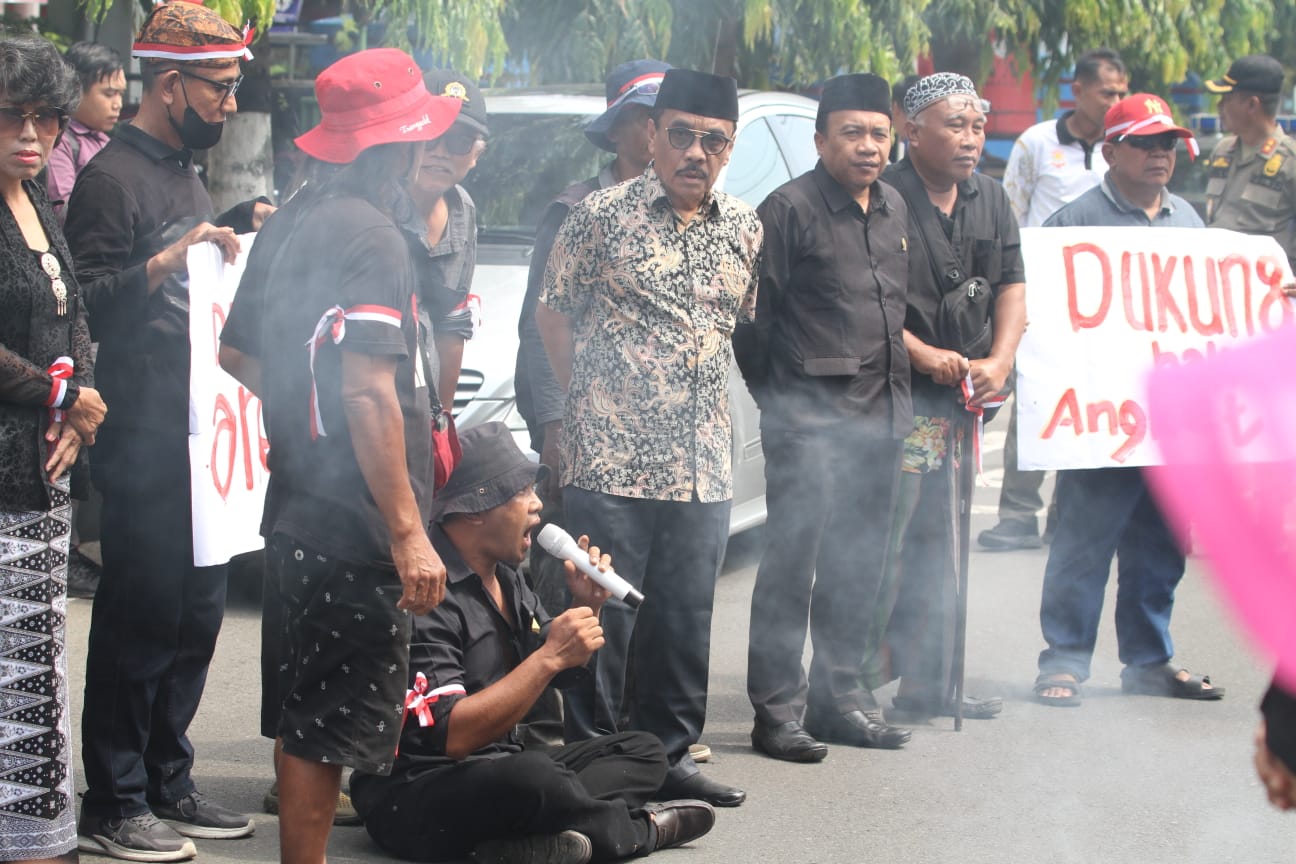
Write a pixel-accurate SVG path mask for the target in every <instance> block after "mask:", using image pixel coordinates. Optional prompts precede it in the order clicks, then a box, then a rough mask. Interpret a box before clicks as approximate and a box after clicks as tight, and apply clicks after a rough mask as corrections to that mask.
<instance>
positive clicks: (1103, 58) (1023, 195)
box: [977, 48, 1129, 551]
mask: <svg viewBox="0 0 1296 864" xmlns="http://www.w3.org/2000/svg"><path fill="white" fill-rule="evenodd" d="M1071 92H1072V94H1073V98H1074V99H1075V106H1076V107H1075V108H1074V109H1072V110H1070V111H1067V112H1066V113H1064V114H1063V115H1062V116H1061V117H1058V118H1057V119H1056V120H1045V121H1044V122H1043V123H1036V124H1035V125H1034V126H1032V127H1030V128H1029V129H1027V130H1026V131H1025V132H1023V133H1022V134H1021V137H1019V138H1018V139H1017V142H1016V143H1015V144H1014V145H1013V149H1012V155H1010V156H1009V157H1008V167H1007V168H1005V169H1004V177H1003V184H1004V191H1005V192H1007V193H1008V200H1009V201H1010V202H1011V203H1012V207H1013V213H1015V214H1016V216H1017V224H1018V225H1019V226H1021V227H1022V228H1037V227H1039V226H1040V225H1042V224H1044V220H1045V219H1047V218H1048V217H1049V216H1051V215H1053V213H1054V211H1056V210H1057V209H1058V208H1059V207H1061V206H1062V205H1063V204H1067V203H1069V202H1071V201H1074V200H1075V199H1076V198H1077V197H1079V196H1080V195H1081V194H1083V193H1084V192H1087V191H1088V190H1090V189H1092V188H1093V187H1094V186H1096V185H1097V184H1098V181H1100V180H1101V179H1102V176H1103V173H1104V172H1106V170H1107V163H1106V162H1104V161H1103V156H1102V146H1101V144H1102V140H1103V117H1104V116H1106V114H1107V109H1109V108H1111V106H1113V105H1115V104H1116V103H1117V102H1118V101H1119V100H1121V99H1124V98H1125V96H1126V95H1127V94H1128V93H1129V79H1128V77H1127V76H1126V73H1125V64H1124V63H1123V62H1121V59H1120V55H1118V54H1117V53H1116V52H1115V51H1112V50H1110V49H1108V48H1099V49H1097V50H1095V51H1087V52H1085V53H1084V54H1081V55H1080V57H1079V59H1077V60H1076V64H1075V81H1074V82H1073V83H1072V85H1071ZM1043 484H1044V472H1043V471H1021V470H1019V469H1018V468H1017V403H1016V401H1015V400H1014V402H1013V406H1012V413H1011V414H1010V416H1009V418H1008V437H1007V439H1006V441H1005V442H1004V478H1003V486H1002V487H1001V488H1000V490H999V523H998V524H997V525H995V526H994V527H993V528H987V529H986V530H985V531H982V532H981V533H980V534H979V535H977V542H978V543H979V544H981V545H982V546H983V547H985V548H986V549H996V550H1003V551H1007V550H1012V549H1038V548H1040V546H1042V545H1043V543H1044V541H1043V539H1041V538H1040V531H1039V516H1038V514H1039V511H1040V509H1041V508H1043V506H1044V500H1043V499H1042V498H1041V497H1040V486H1042V485H1043ZM1056 515H1057V514H1056V512H1055V508H1054V507H1053V506H1052V504H1050V505H1049V514H1048V520H1047V523H1046V528H1045V532H1044V533H1045V536H1046V537H1047V536H1048V535H1049V530H1048V527H1047V526H1051V525H1053V523H1054V521H1055V519H1056Z"/></svg>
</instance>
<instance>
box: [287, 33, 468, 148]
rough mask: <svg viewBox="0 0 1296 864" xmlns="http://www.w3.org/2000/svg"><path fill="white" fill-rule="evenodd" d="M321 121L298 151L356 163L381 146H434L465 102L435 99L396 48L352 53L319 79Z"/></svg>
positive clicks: (302, 139)
mask: <svg viewBox="0 0 1296 864" xmlns="http://www.w3.org/2000/svg"><path fill="white" fill-rule="evenodd" d="M315 99H316V101H318V102H319V107H320V122H319V125H318V126H316V127H315V128H314V129H312V130H310V131H309V132H307V133H306V134H304V135H301V136H299V137H298V138H297V146H298V147H300V148H301V149H302V150H304V151H305V152H306V153H307V154H308V155H310V156H314V157H315V158H316V159H319V160H321V161H324V162H332V163H334V164H338V165H340V164H345V163H347V162H352V161H354V160H355V158H356V157H357V156H359V155H360V153H361V151H363V150H365V149H367V148H369V147H374V146H376V145H378V144H396V143H401V142H406V141H431V140H432V139H434V138H438V137H440V136H441V135H442V134H443V133H444V132H445V131H446V130H447V129H449V128H450V126H451V124H453V123H454V121H455V117H457V116H458V114H459V108H460V106H462V105H463V101H462V100H460V99H455V98H452V97H448V96H433V95H432V94H430V93H429V92H428V90H427V87H426V86H425V85H424V83H423V73H422V72H421V71H420V70H419V68H418V66H417V65H415V63H414V59H413V58H412V57H410V56H409V55H408V54H406V53H405V52H404V51H399V50H397V49H395V48H371V49H369V50H367V51H360V52H358V53H356V54H350V55H348V56H346V57H343V58H342V59H341V60H339V61H337V62H336V63H334V64H333V65H332V66H330V67H328V68H327V69H325V70H324V71H323V72H321V73H320V74H319V77H318V78H316V79H315Z"/></svg>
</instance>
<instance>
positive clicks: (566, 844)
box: [473, 831, 594, 864]
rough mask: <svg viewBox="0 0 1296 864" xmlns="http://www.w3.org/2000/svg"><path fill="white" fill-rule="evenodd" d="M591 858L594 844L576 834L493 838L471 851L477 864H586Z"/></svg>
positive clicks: (566, 832)
mask: <svg viewBox="0 0 1296 864" xmlns="http://www.w3.org/2000/svg"><path fill="white" fill-rule="evenodd" d="M593 856H594V846H593V844H592V843H590V839H589V838H588V837H586V836H585V835H584V834H582V833H580V832H579V831H564V832H562V833H561V834H528V835H526V836H522V837H493V838H491V839H490V840H483V841H482V842H480V843H478V844H477V847H476V848H475V849H473V860H474V861H476V862H477V864H588V862H589V860H590V858H592V857H593Z"/></svg>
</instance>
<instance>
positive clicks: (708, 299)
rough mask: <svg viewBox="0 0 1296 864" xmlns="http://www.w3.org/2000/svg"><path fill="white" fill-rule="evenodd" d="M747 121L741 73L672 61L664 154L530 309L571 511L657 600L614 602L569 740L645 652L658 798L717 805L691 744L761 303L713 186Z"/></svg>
mask: <svg viewBox="0 0 1296 864" xmlns="http://www.w3.org/2000/svg"><path fill="white" fill-rule="evenodd" d="M737 120H738V93H737V87H736V85H735V83H734V81H733V80H732V79H729V78H721V77H717V76H714V75H708V74H705V73H700V72H693V71H690V70H686V69H672V70H670V71H669V72H667V73H666V75H665V77H664V78H663V80H662V85H661V91H660V92H659V94H658V96H657V102H656V104H655V106H654V107H653V135H654V148H653V152H654V153H655V154H656V160H655V162H654V163H653V164H652V165H651V166H650V167H649V169H648V170H647V171H646V172H645V173H644V174H643V175H642V176H641V177H638V178H636V179H634V180H631V181H629V182H627V183H623V184H621V185H619V186H615V187H612V188H610V189H603V190H600V191H598V192H595V193H593V194H591V195H590V196H589V197H587V198H585V199H584V200H583V201H581V202H580V203H578V204H577V205H576V206H575V207H573V208H572V211H571V214H570V215H569V216H568V217H567V219H566V221H565V222H564V223H563V226H562V228H561V230H560V231H559V234H558V238H557V240H556V241H555V243H554V247H553V251H552V253H551V254H550V257H549V265H548V270H547V272H546V274H545V285H544V289H543V294H542V296H541V305H540V307H538V309H537V312H536V320H537V323H538V324H539V326H540V332H541V335H542V336H543V338H544V342H545V348H546V350H547V352H548V354H549V357H550V361H551V363H552V365H553V369H554V374H555V376H556V378H557V380H558V383H559V384H560V385H561V386H562V387H563V388H564V389H566V390H567V393H568V397H567V411H566V417H565V418H564V423H563V446H562V462H563V467H562V487H563V493H562V494H563V504H564V514H565V518H566V521H567V527H568V529H569V530H571V531H575V532H576V533H577V534H588V535H589V536H590V537H592V538H595V541H596V542H597V543H599V544H600V545H601V546H603V547H604V548H606V549H608V550H610V551H611V552H612V554H613V556H614V558H615V559H616V561H617V569H618V571H619V572H620V574H621V575H622V576H623V577H624V578H625V579H626V580H628V581H629V582H630V583H632V584H633V585H634V586H635V587H636V588H639V589H640V590H642V591H643V592H644V593H645V594H646V595H647V596H648V597H649V598H650V599H649V600H648V601H647V602H645V603H644V605H643V608H642V609H641V610H640V611H639V614H638V616H637V620H636V612H635V610H633V609H630V608H629V607H627V606H624V605H623V604H619V603H617V604H609V605H608V607H606V608H605V609H604V610H603V616H604V617H603V627H604V630H605V635H606V638H607V644H606V646H605V647H604V648H603V650H602V651H601V652H599V654H598V656H597V657H596V658H595V660H594V661H593V666H594V672H595V674H594V676H593V679H592V680H591V682H590V683H589V684H588V685H587V686H584V687H582V688H578V689H576V690H574V691H570V692H569V694H568V697H567V700H566V705H565V708H566V711H565V713H566V722H567V734H568V738H569V739H572V740H576V739H582V738H589V737H592V736H593V735H597V734H602V733H611V732H616V731H619V730H618V729H617V726H618V718H619V717H620V714H621V695H622V692H623V684H624V680H625V671H626V664H627V662H631V663H634V664H635V672H636V685H635V692H634V695H633V696H632V697H631V704H630V705H629V716H630V723H631V725H632V726H633V727H634V728H635V729H642V730H645V731H648V732H652V733H653V734H655V735H656V736H657V737H658V738H660V739H661V740H662V743H663V744H664V745H665V747H666V753H667V757H668V759H669V761H670V769H669V771H668V773H667V777H666V782H665V784H664V785H663V786H662V790H661V794H662V797H663V798H700V799H703V800H705V801H708V802H710V803H711V804H713V805H718V806H722V807H726V806H727V807H735V806H737V805H739V804H741V803H742V802H743V799H744V798H745V797H746V796H745V794H744V793H743V792H742V790H740V789H734V788H732V787H729V786H725V785H723V784H721V783H718V782H716V781H714V780H711V779H708V778H706V777H704V776H703V775H702V774H701V773H700V772H699V770H698V767H697V765H696V764H695V763H694V761H693V760H692V759H691V758H690V757H689V755H688V747H689V745H690V744H693V743H694V742H696V741H697V740H698V736H699V735H700V734H701V731H702V724H703V721H704V720H705V717H706V693H707V671H708V670H707V664H708V658H709V654H710V638H711V607H712V601H713V599H714V593H715V580H716V577H717V576H718V575H719V571H720V564H721V561H722V559H723V557H724V548H725V541H726V540H727V538H728V534H729V506H730V502H731V499H732V497H733V482H732V477H731V453H730V448H731V441H732V431H731V428H730V419H729V397H728V381H729V367H730V363H731V360H732V355H733V350H732V346H731V339H732V335H733V331H734V326H735V324H736V323H737V321H738V320H739V319H744V320H745V319H749V318H750V317H751V316H752V313H753V310H754V309H755V304H756V266H757V259H758V256H759V251H760V244H761V225H760V220H759V219H757V217H756V213H755V212H754V211H753V210H752V209H751V208H750V207H748V206H747V205H746V204H743V203H742V202H740V201H738V200H737V199H735V198H733V197H730V196H728V195H725V194H724V193H722V192H717V191H713V190H712V186H713V185H714V183H715V179H716V177H717V176H718V175H719V173H720V171H721V169H723V168H724V166H725V164H726V163H727V162H728V161H729V155H730V153H731V152H732V149H733V136H734V131H735V127H736V124H737ZM569 384H570V386H568V385H569ZM634 631H637V635H636V638H635V647H634V652H633V653H634V655H635V656H634V657H631V656H630V653H631V651H630V636H631V633H632V632H634Z"/></svg>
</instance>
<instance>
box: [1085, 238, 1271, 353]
mask: <svg viewBox="0 0 1296 864" xmlns="http://www.w3.org/2000/svg"><path fill="white" fill-rule="evenodd" d="M1119 264H1120V273H1119V274H1118V277H1117V278H1119V279H1120V294H1121V308H1122V311H1123V312H1124V314H1125V324H1126V325H1128V327H1129V328H1130V329H1131V330H1134V331H1138V332H1158V333H1166V332H1169V331H1172V330H1176V329H1177V331H1178V332H1179V333H1183V334H1188V333H1191V332H1194V331H1195V332H1196V333H1197V334H1199V335H1201V336H1218V335H1221V334H1223V333H1225V332H1227V333H1228V334H1229V335H1230V336H1233V337H1235V338H1236V337H1239V336H1243V335H1245V336H1253V335H1255V334H1256V332H1257V330H1258V329H1264V330H1275V329H1277V328H1278V327H1281V326H1283V325H1284V324H1288V323H1290V322H1291V321H1292V320H1293V318H1296V311H1294V310H1293V308H1292V305H1291V304H1290V303H1288V302H1286V299H1285V297H1284V295H1283V293H1282V282H1283V269H1282V265H1281V263H1280V262H1278V261H1276V260H1274V259H1273V258H1270V257H1263V258H1258V259H1255V260H1252V259H1250V258H1248V257H1246V256H1244V255H1227V256H1225V257H1223V258H1214V257H1206V258H1204V259H1202V260H1201V263H1200V265H1197V266H1194V265H1195V264H1196V262H1195V261H1194V259H1193V257H1192V256H1191V255H1184V256H1182V258H1181V256H1178V255H1168V256H1162V255H1160V254H1158V253H1155V252H1151V253H1145V252H1122V253H1121V255H1120V262H1119ZM1062 265H1063V270H1064V272H1065V274H1066V283H1067V313H1068V317H1069V318H1070V322H1071V329H1072V331H1074V332H1077V333H1078V332H1080V331H1081V330H1091V329H1094V328H1096V327H1100V326H1102V325H1103V324H1104V323H1106V322H1107V318H1108V315H1109V313H1110V312H1111V304H1112V294H1113V292H1114V290H1115V288H1116V286H1115V282H1114V278H1113V272H1112V268H1113V262H1112V259H1111V256H1110V255H1109V254H1108V253H1107V252H1106V251H1104V250H1103V249H1102V248H1101V247H1100V246H1098V245H1096V244H1093V243H1075V244H1072V245H1070V246H1063V247H1062ZM1181 265H1182V266H1181ZM1179 272H1181V273H1182V275H1178V274H1179ZM1203 281H1204V283H1205V292H1204V293H1205V297H1203V296H1202V294H1203V292H1202V291H1201V290H1200V289H1201V285H1202V283H1203ZM1261 287H1263V288H1264V289H1265V293H1264V294H1263V295H1259V296H1258V292H1259V289H1260V288H1261ZM1082 292H1083V293H1084V296H1083V297H1082V296H1081V294H1082ZM1181 292H1182V294H1181ZM1257 296H1258V299H1259V301H1260V304H1259V309H1258V310H1257V309H1256V306H1255V300H1256V299H1257ZM1082 301H1083V302H1082ZM1095 301H1096V302H1095ZM1185 306H1186V307H1187V315H1185V314H1184V307H1185ZM1082 307H1084V308H1082ZM1207 307H1209V313H1208V312H1207ZM1257 311H1258V314H1259V321H1258V322H1257V320H1256V316H1257Z"/></svg>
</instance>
